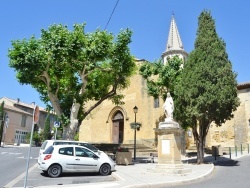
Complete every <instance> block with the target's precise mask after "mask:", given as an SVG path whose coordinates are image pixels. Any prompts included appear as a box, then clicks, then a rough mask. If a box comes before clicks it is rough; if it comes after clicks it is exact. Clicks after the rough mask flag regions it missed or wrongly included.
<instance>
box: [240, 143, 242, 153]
mask: <svg viewBox="0 0 250 188" xmlns="http://www.w3.org/2000/svg"><path fill="white" fill-rule="evenodd" d="M240 153H241V155H242V144H241V145H240Z"/></svg>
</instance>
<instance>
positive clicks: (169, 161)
mask: <svg viewBox="0 0 250 188" xmlns="http://www.w3.org/2000/svg"><path fill="white" fill-rule="evenodd" d="M154 130H155V132H156V133H157V134H158V164H157V165H156V168H155V169H151V170H150V171H151V172H158V173H159V172H160V173H171V174H185V173H190V172H191V169H184V167H183V164H182V161H181V133H182V129H181V128H180V126H179V124H178V123H177V122H174V121H172V120H169V119H166V120H165V122H160V123H159V128H158V129H154Z"/></svg>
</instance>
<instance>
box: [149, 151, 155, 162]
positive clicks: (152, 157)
mask: <svg viewBox="0 0 250 188" xmlns="http://www.w3.org/2000/svg"><path fill="white" fill-rule="evenodd" d="M150 156H151V163H155V161H154V154H153V153H150Z"/></svg>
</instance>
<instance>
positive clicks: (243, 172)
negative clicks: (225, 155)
mask: <svg viewBox="0 0 250 188" xmlns="http://www.w3.org/2000/svg"><path fill="white" fill-rule="evenodd" d="M214 165H215V171H214V173H213V175H211V176H210V177H209V178H207V179H204V180H201V181H199V182H194V183H192V182H191V183H188V184H182V185H175V186H166V187H175V188H177V187H178V188H184V187H185V188H201V187H202V188H211V187H213V188H217V187H219V188H237V187H239V188H249V187H250V156H245V157H241V158H239V159H237V160H229V161H217V162H216V163H215V164H214Z"/></svg>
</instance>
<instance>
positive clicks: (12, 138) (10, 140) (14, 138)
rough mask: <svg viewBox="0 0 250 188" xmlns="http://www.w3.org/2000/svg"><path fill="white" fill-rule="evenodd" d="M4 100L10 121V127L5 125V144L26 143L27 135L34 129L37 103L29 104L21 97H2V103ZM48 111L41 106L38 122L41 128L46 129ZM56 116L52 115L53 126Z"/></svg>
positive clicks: (0, 101) (3, 140) (0, 99)
mask: <svg viewBox="0 0 250 188" xmlns="http://www.w3.org/2000/svg"><path fill="white" fill-rule="evenodd" d="M2 102H4V111H5V113H7V116H8V119H9V123H8V127H6V126H4V133H3V139H2V142H4V143H5V144H22V143H26V142H27V140H26V136H27V134H28V133H30V132H31V130H32V124H33V111H34V108H35V103H34V102H33V103H31V104H27V103H23V102H21V101H20V99H16V100H13V99H9V98H7V97H2V98H0V104H1V103H2ZM46 117H47V112H46V111H45V109H43V108H41V107H40V108H39V121H38V123H37V125H38V127H39V130H40V131H42V130H43V129H44V125H45V120H46ZM54 118H55V116H51V119H50V122H51V123H50V124H51V127H52V126H53V122H54Z"/></svg>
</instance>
